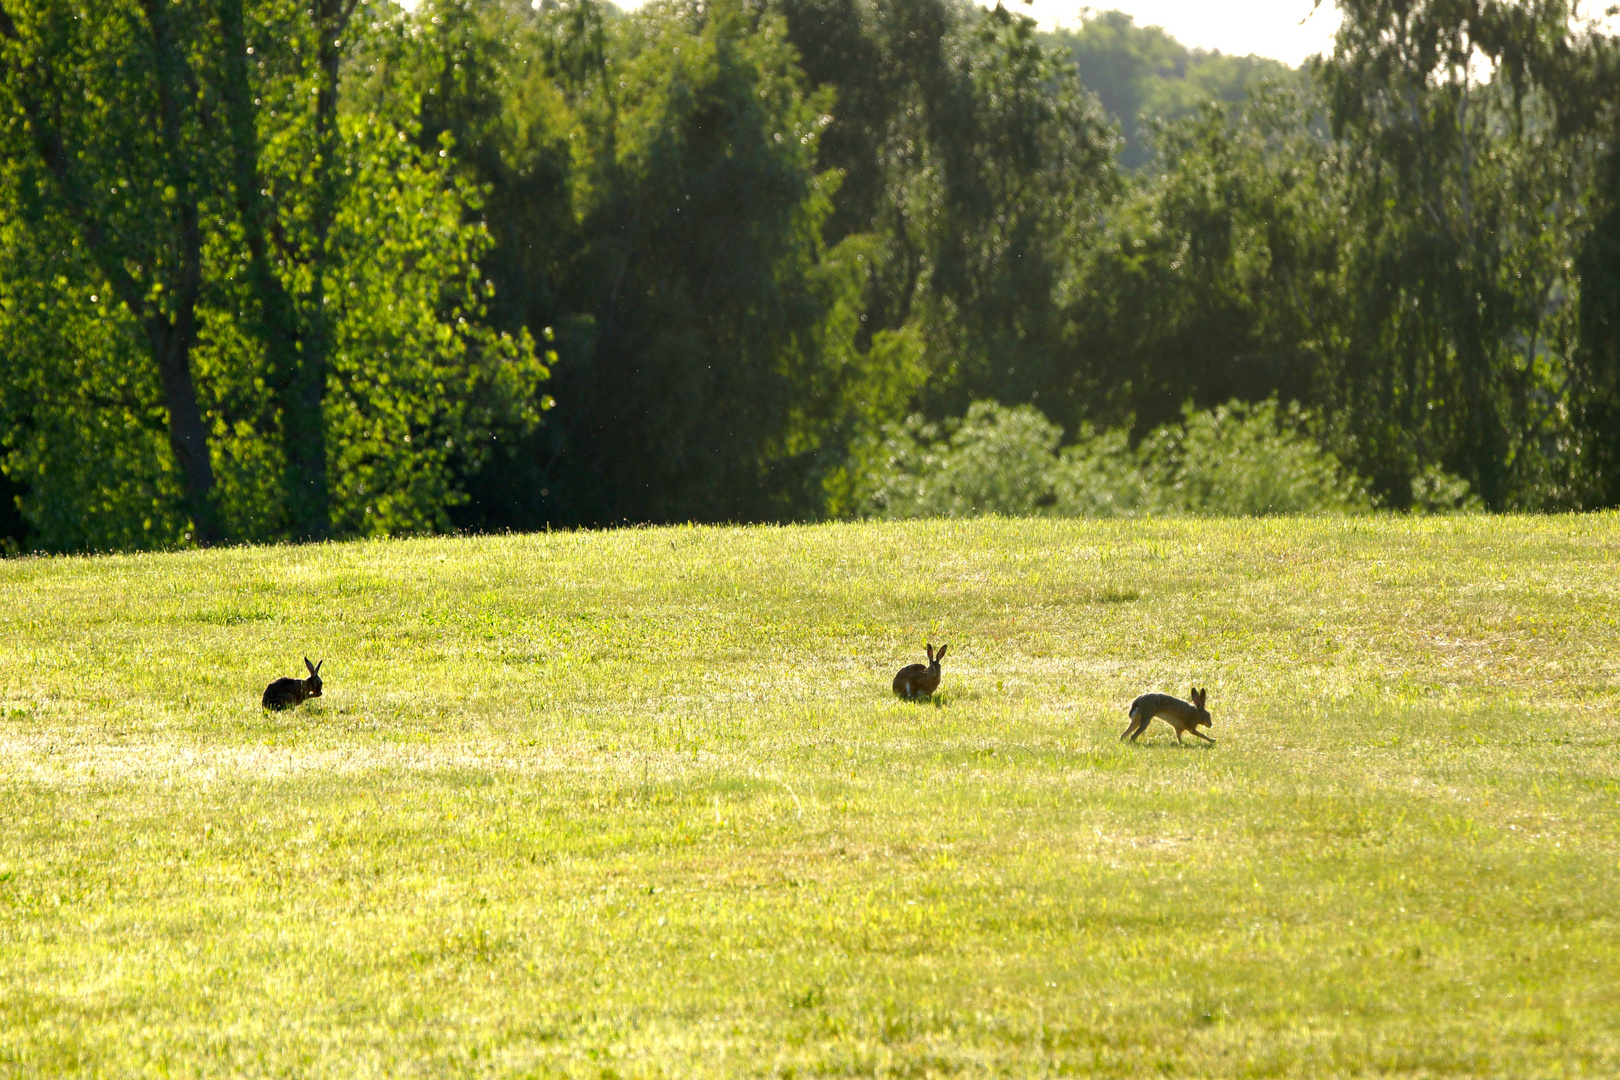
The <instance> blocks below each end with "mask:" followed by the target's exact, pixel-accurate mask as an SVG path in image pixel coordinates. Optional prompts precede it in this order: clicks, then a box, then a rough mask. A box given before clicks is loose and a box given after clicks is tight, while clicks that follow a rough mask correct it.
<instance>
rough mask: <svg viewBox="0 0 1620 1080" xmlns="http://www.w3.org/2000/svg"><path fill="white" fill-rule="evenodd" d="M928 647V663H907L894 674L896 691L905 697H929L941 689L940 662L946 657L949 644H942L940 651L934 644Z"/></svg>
mask: <svg viewBox="0 0 1620 1080" xmlns="http://www.w3.org/2000/svg"><path fill="white" fill-rule="evenodd" d="M925 647H926V648H927V649H928V663H926V664H907V665H906V666H905V667H903V668H901V669H900V670H899V671H898V672H897V673H896V674H895V676H894V692H895V693H896V694H899V695H900V696H901V697H903V698H919V697H929V696H931V695H932V694H933V692H934V691H935V690H938V689H939V662H940V661H941V660H943V659H945V650H946V649H948V648H950V646H949V645H941V646H940V647H939V652H935V651H934V647H933V646H932V645H928V646H925Z"/></svg>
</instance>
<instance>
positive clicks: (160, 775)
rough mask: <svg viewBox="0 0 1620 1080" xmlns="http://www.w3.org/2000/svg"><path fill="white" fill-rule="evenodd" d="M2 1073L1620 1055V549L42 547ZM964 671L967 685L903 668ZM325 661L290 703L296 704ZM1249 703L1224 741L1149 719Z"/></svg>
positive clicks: (1333, 522)
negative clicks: (925, 680)
mask: <svg viewBox="0 0 1620 1080" xmlns="http://www.w3.org/2000/svg"><path fill="white" fill-rule="evenodd" d="M0 596H3V604H0V645H3V648H0V814H3V825H0V828H3V833H0V836H3V838H4V839H3V843H0V1075H18V1076H45V1075H64V1076H105V1077H126V1076H139V1075H152V1076H170V1077H193V1076H218V1077H242V1076H246V1077H256V1076H278V1077H372V1076H375V1077H396V1076H434V1077H437V1076H578V1077H710V1076H713V1077H720V1076H801V1077H803V1076H844V1075H856V1076H894V1077H923V1076H997V1075H1002V1076H1043V1075H1056V1074H1080V1075H1097V1076H1145V1075H1154V1076H1188V1077H1228V1076H1230V1077H1254V1076H1288V1077H1321V1076H1410V1077H1438V1076H1457V1077H1470V1076H1500V1077H1514V1078H1529V1077H1574V1076H1593V1077H1599V1076H1613V1075H1616V1074H1620V644H1617V638H1616V632H1617V619H1620V516H1616V515H1614V514H1604V515H1594V516H1580V517H1536V518H1522V517H1521V518H1501V517H1484V516H1477V517H1476V516H1465V517H1455V518H1430V519H1404V518H1398V517H1378V518H1341V519H1288V520H1266V521H1255V520H1234V521H1193V520H1180V521H1157V522H1128V523H1109V522H1078V521H1050V520H977V521H969V522H949V521H930V522H915V523H904V524H845V525H825V526H811V527H790V528H660V529H633V530H623V531H614V532H595V533H584V532H582V533H554V534H541V535H529V536H507V537H488V538H478V539H424V540H410V541H392V542H374V543H356V544H341V545H340V544H333V545H322V546H309V547H273V548H236V549H228V550H214V551H204V552H181V553H173V554H158V555H137V556H117V557H98V558H25V559H12V560H6V561H0ZM925 642H932V643H933V644H935V645H939V644H942V643H948V644H949V645H950V653H949V655H948V656H947V657H946V660H945V663H944V682H943V685H942V687H941V693H940V694H939V695H938V697H937V699H936V700H935V701H934V702H932V703H927V704H913V703H906V702H902V701H899V700H896V699H895V698H894V697H893V696H892V695H891V693H890V691H889V682H890V679H891V678H892V676H893V674H894V672H895V671H896V670H897V669H898V668H899V667H900V666H901V665H903V664H905V663H909V662H912V661H916V660H920V659H922V653H923V646H924V643H925ZM306 655H307V656H309V657H310V658H311V659H312V660H313V659H324V661H325V666H324V667H323V669H322V676H323V678H324V680H325V685H326V692H325V695H324V696H323V697H322V698H320V699H318V700H314V701H311V702H309V703H307V704H305V705H304V706H303V707H302V708H300V709H298V710H296V711H294V712H289V713H283V714H267V713H265V712H264V711H263V710H262V709H261V708H260V707H259V695H260V693H261V691H262V690H263V688H264V686H265V684H266V683H267V682H269V681H270V680H271V679H272V678H275V677H277V676H282V675H302V674H303V664H302V657H304V656H306ZM1194 682H1196V683H1197V684H1198V685H1200V686H1204V685H1207V686H1208V688H1209V707H1210V712H1211V714H1212V715H1213V717H1214V726H1213V727H1212V728H1210V729H1206V730H1207V733H1208V734H1210V735H1211V736H1213V737H1214V738H1215V739H1216V740H1217V741H1218V745H1217V746H1214V747H1206V746H1204V745H1202V744H1199V745H1196V746H1195V745H1193V744H1194V743H1196V742H1197V740H1194V739H1192V738H1190V737H1189V738H1188V740H1187V743H1188V745H1187V746H1186V747H1180V746H1177V745H1176V742H1175V739H1174V735H1173V733H1172V732H1171V730H1170V728H1169V727H1168V726H1167V725H1165V724H1164V723H1162V722H1157V721H1156V722H1155V723H1154V725H1153V726H1152V727H1151V728H1150V729H1149V730H1148V732H1147V734H1145V735H1144V736H1143V737H1142V741H1141V742H1140V743H1139V744H1137V745H1135V746H1125V745H1122V744H1120V743H1119V741H1118V736H1119V734H1120V732H1121V731H1123V730H1124V728H1125V723H1126V720H1125V711H1126V708H1127V706H1128V704H1129V703H1130V701H1131V699H1132V698H1133V697H1134V696H1135V695H1136V694H1138V693H1141V692H1143V691H1145V690H1164V691H1171V692H1174V693H1177V694H1179V695H1181V696H1185V695H1186V693H1187V690H1188V688H1189V687H1190V686H1191V685H1192V684H1193V683H1194Z"/></svg>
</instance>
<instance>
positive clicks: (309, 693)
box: [260, 656, 326, 712]
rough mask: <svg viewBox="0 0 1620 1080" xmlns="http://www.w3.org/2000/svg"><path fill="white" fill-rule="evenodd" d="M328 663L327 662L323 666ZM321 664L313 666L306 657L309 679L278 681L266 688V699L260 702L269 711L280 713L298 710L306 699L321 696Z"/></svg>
mask: <svg viewBox="0 0 1620 1080" xmlns="http://www.w3.org/2000/svg"><path fill="white" fill-rule="evenodd" d="M324 663H326V661H325V660H322V661H321V664H324ZM321 664H311V663H310V662H309V657H307V656H306V657H304V666H305V667H307V668H309V678H307V679H277V680H276V681H275V682H273V683H271V684H270V685H269V686H267V687H265V688H264V699H263V701H261V702H260V704H262V705H263V706H264V707H265V708H267V709H274V710H275V711H277V712H280V711H281V710H282V709H296V708H298V706H300V705H302V704H303V703H304V699H305V698H312V697H320V696H321Z"/></svg>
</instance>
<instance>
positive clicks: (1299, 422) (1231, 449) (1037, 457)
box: [862, 401, 1371, 518]
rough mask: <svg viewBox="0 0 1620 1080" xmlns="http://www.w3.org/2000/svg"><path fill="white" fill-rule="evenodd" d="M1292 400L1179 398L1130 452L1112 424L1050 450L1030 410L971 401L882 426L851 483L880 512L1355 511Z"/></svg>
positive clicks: (1053, 428)
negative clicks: (1164, 420)
mask: <svg viewBox="0 0 1620 1080" xmlns="http://www.w3.org/2000/svg"><path fill="white" fill-rule="evenodd" d="M1310 423H1311V418H1310V417H1309V416H1308V415H1307V414H1305V413H1304V412H1302V411H1301V410H1300V409H1299V408H1298V407H1297V406H1294V405H1290V406H1289V407H1288V408H1287V409H1285V410H1279V409H1278V407H1277V405H1276V402H1274V401H1267V402H1263V403H1261V404H1259V405H1254V406H1247V405H1244V404H1242V403H1239V402H1231V403H1229V404H1227V405H1223V406H1220V407H1218V408H1216V409H1213V410H1210V411H1208V412H1196V411H1194V410H1193V409H1192V408H1191V407H1190V406H1189V407H1188V408H1187V410H1186V412H1185V413H1184V416H1183V422H1182V423H1181V424H1180V425H1166V426H1164V427H1160V428H1158V429H1156V430H1154V431H1153V432H1151V433H1150V434H1149V435H1148V437H1147V438H1146V439H1145V440H1143V442H1142V443H1141V445H1140V446H1138V447H1137V448H1136V449H1135V450H1132V449H1131V447H1130V445H1129V443H1128V442H1127V440H1126V435H1125V432H1124V431H1121V430H1115V431H1108V432H1101V433H1098V432H1094V431H1092V430H1091V429H1089V428H1087V429H1084V430H1083V431H1082V432H1081V437H1080V439H1079V441H1078V442H1076V443H1075V444H1074V445H1072V446H1067V447H1064V448H1063V449H1062V451H1061V452H1059V451H1058V449H1057V448H1058V442H1059V440H1060V437H1061V434H1062V433H1061V430H1060V429H1059V428H1058V427H1057V425H1055V424H1053V423H1051V422H1050V421H1049V420H1047V419H1046V418H1045V417H1044V416H1042V415H1041V413H1040V412H1039V411H1038V410H1037V409H1035V408H1034V407H1033V406H1029V405H1022V406H1018V407H1016V408H1011V409H1009V408H1006V407H1004V406H1000V405H997V404H995V403H993V402H987V401H985V402H976V403H975V404H974V405H973V407H972V408H971V409H969V410H968V412H967V414H966V415H965V416H964V417H962V419H960V420H957V421H947V422H946V423H945V424H943V425H935V424H930V423H927V422H926V421H924V420H923V419H922V418H921V417H919V416H913V417H911V418H909V419H908V420H907V421H906V422H905V423H904V424H902V425H899V426H896V427H893V428H891V429H890V430H889V431H888V432H887V434H886V437H885V439H884V441H883V452H882V454H881V455H880V456H878V458H877V461H876V462H875V468H874V469H873V472H872V473H871V475H869V476H868V477H867V478H866V481H865V485H864V487H863V489H862V495H863V497H864V500H865V502H864V506H863V509H864V511H865V512H866V513H868V514H871V515H873V516H877V517H885V518H909V517H974V516H978V515H980V514H1002V515H1006V516H1021V515H1030V514H1038V515H1052V516H1061V517H1118V516H1127V517H1128V516H1137V515H1145V514H1152V515H1165V514H1200V515H1216V516H1245V515H1248V516H1267V515H1272V514H1344V513H1363V512H1366V511H1367V510H1369V509H1371V502H1370V500H1369V499H1368V497H1367V495H1366V493H1365V491H1363V489H1362V487H1361V485H1360V483H1359V482H1358V481H1357V480H1356V478H1355V477H1354V476H1353V475H1350V474H1348V473H1346V472H1345V470H1344V469H1343V467H1342V466H1341V465H1340V464H1339V461H1338V459H1337V458H1335V457H1334V456H1333V454H1331V453H1328V452H1326V451H1324V450H1322V449H1321V447H1320V446H1319V445H1318V444H1317V443H1316V442H1315V441H1314V440H1313V439H1312V438H1311V437H1310V436H1309V435H1308V434H1307V433H1306V432H1307V429H1308V428H1309V426H1310Z"/></svg>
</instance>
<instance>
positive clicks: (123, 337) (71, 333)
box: [0, 3, 546, 550]
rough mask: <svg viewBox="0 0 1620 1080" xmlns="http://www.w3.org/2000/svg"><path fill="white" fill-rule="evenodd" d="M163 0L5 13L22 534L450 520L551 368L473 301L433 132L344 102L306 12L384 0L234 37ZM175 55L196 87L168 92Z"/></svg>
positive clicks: (9, 376)
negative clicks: (225, 133)
mask: <svg viewBox="0 0 1620 1080" xmlns="http://www.w3.org/2000/svg"><path fill="white" fill-rule="evenodd" d="M335 10H336V9H333V11H335ZM154 11H156V9H153V10H152V11H148V10H146V9H140V10H137V9H135V8H133V7H122V6H109V7H105V8H100V9H98V10H97V20H91V19H88V18H86V19H72V20H67V19H64V18H58V16H61V15H62V12H61V11H57V10H56V9H55V8H53V7H51V6H50V5H42V6H41V7H40V8H39V9H37V10H30V12H29V19H25V20H24V21H22V22H21V23H18V24H10V25H13V29H14V32H13V33H10V34H6V35H0V37H3V39H4V40H3V41H0V45H3V50H4V51H3V57H4V60H5V62H6V64H7V65H8V66H7V68H6V74H7V79H6V82H5V85H4V88H3V89H4V92H5V93H7V94H9V95H10V97H9V98H8V100H9V101H10V102H11V103H12V104H13V106H14V110H15V112H14V118H13V119H12V120H11V122H10V123H9V124H8V125H7V126H6V127H5V128H4V130H3V131H0V137H4V138H5V139H7V140H9V142H8V143H7V146H8V149H9V150H10V153H9V154H8V156H7V157H6V159H5V163H4V164H3V165H0V186H3V187H4V189H5V191H6V193H7V195H8V201H7V202H6V203H3V204H0V205H7V206H8V207H9V209H7V210H4V211H0V343H3V351H0V418H3V419H4V420H5V427H4V429H3V436H0V437H3V440H4V447H3V448H4V450H5V451H6V456H5V459H4V468H5V470H6V472H7V473H8V474H9V475H11V476H13V477H15V478H17V479H19V480H21V481H22V482H23V485H24V487H25V489H26V492H27V493H26V495H25V496H24V499H23V512H24V514H25V516H26V517H27V519H28V521H29V524H30V539H31V542H32V543H34V544H37V545H38V546H40V547H43V548H46V549H55V550H80V549H105V548H122V547H149V546H167V545H171V544H182V543H187V542H192V541H196V540H200V541H203V542H212V541H216V540H220V539H233V540H272V539H277V538H282V537H287V536H293V537H302V536H310V535H324V534H325V532H326V531H327V530H328V529H330V528H331V527H332V526H333V524H334V523H335V524H336V527H337V529H338V530H339V532H340V533H342V534H350V535H352V534H369V533H386V532H392V531H417V530H422V529H429V528H445V527H449V525H450V524H451V522H450V519H449V517H448V509H449V507H451V506H453V505H455V503H456V502H457V501H458V500H459V499H461V498H463V495H462V488H463V484H464V481H463V480H462V479H461V478H463V477H465V476H466V475H468V474H470V473H473V472H475V471H476V470H477V468H478V467H479V466H480V465H481V464H482V462H483V461H484V460H485V459H486V458H487V457H488V456H489V449H490V446H489V444H490V443H491V442H492V441H494V440H495V439H496V438H497V437H498V436H499V435H502V434H508V435H510V434H517V435H521V434H522V433H523V432H525V431H527V430H530V429H532V428H533V427H534V425H535V424H536V423H537V420H538V409H539V408H540V407H541V406H542V405H543V404H544V401H543V400H542V399H541V397H540V395H539V393H538V391H537V386H538V383H539V382H540V380H542V379H543V378H544V377H545V375H546V369H545V367H544V366H543V365H542V364H541V363H539V361H538V360H537V358H536V357H535V355H534V350H533V347H532V344H531V342H530V341H529V339H528V337H527V336H526V335H525V334H524V333H523V332H522V331H521V330H520V331H519V332H518V334H517V335H516V336H511V335H501V334H497V333H495V332H494V331H492V330H490V329H488V328H487V325H486V322H485V319H484V310H483V303H484V301H485V299H486V298H487V296H488V292H489V286H488V283H487V282H486V281H485V280H484V279H483V278H482V277H481V275H480V274H479V271H478V267H477V265H476V259H477V258H478V257H479V256H480V255H481V254H482V253H483V252H484V251H486V250H487V249H488V246H489V238H488V235H487V232H486V230H484V229H483V227H482V226H481V225H479V224H478V223H477V222H476V221H475V220H471V214H472V212H473V211H474V210H475V209H476V208H477V205H478V194H477V192H476V191H475V190H474V189H472V188H471V187H470V186H469V185H468V184H466V183H464V182H462V181H459V180H457V179H456V178H455V177H454V176H453V175H452V174H451V173H450V172H449V171H448V169H447V162H446V161H445V160H444V153H443V152H442V148H439V147H434V148H421V147H419V146H418V144H417V143H416V142H414V141H413V140H412V139H411V138H410V133H409V132H408V131H406V130H405V129H401V128H398V127H397V126H395V125H393V124H392V123H389V122H388V121H387V120H386V119H385V120H379V119H378V118H377V117H376V116H375V115H370V116H367V115H360V114H352V115H345V116H341V117H340V116H339V115H338V112H337V109H336V105H335V93H336V89H337V85H336V82H335V78H336V77H335V75H333V74H332V72H333V71H334V70H335V67H334V65H335V64H336V57H335V54H333V55H330V56H328V55H327V54H326V53H325V52H323V50H325V49H326V45H324V44H322V43H321V42H322V41H324V40H325V37H324V36H323V32H322V31H321V28H322V27H323V26H324V27H325V30H326V31H331V30H332V29H333V27H334V26H338V25H341V26H345V27H346V28H347V33H348V35H349V36H350V38H351V47H353V46H352V39H353V38H362V39H363V38H365V37H367V36H368V35H369V34H372V33H377V32H380V31H381V30H383V29H386V28H387V27H388V26H390V25H392V24H391V23H390V21H389V20H390V18H391V17H390V16H387V15H386V14H381V15H379V16H378V18H380V19H381V23H380V24H379V23H375V22H368V21H367V20H366V18H365V17H362V18H357V19H356V20H355V21H354V22H352V23H332V22H330V19H331V18H336V16H334V15H333V14H332V12H331V11H328V10H327V8H325V7H322V8H321V9H320V11H318V12H313V13H312V12H311V11H302V10H299V9H296V8H286V9H285V10H284V9H283V8H282V7H280V6H277V5H275V4H266V5H263V6H261V7H256V8H254V9H253V10H252V11H251V12H250V13H249V16H250V17H249V18H248V23H249V24H250V25H251V26H252V34H251V35H250V36H248V37H246V38H242V37H240V35H241V33H242V24H241V22H239V21H236V22H233V19H235V20H241V19H242V18H243V12H242V10H241V8H240V6H239V5H232V4H229V3H226V4H223V5H222V6H221V7H220V9H219V12H218V17H217V18H216V17H215V16H214V15H210V14H207V13H200V12H192V13H189V14H187V15H185V16H184V17H181V16H179V15H176V16H174V18H173V19H170V18H169V16H168V15H164V14H162V13H158V14H154V13H153V12H154ZM312 18H313V19H315V20H316V21H315V22H313V23H312V22H310V21H309V20H310V19H312ZM154 19H155V20H156V21H152V20H154ZM322 19H327V20H328V21H327V22H321V20H322ZM98 20H99V21H98ZM166 20H167V21H166ZM0 29H4V27H0ZM312 34H313V36H314V38H318V39H320V40H312V38H311V35H312ZM98 35H99V36H98ZM233 35H237V36H236V37H233ZM233 40H235V41H237V43H238V45H239V46H240V51H227V52H225V53H223V54H222V50H225V49H226V46H227V44H228V43H230V42H232V41H233ZM333 40H334V41H335V40H336V38H333ZM306 46H307V47H306ZM244 53H245V54H246V55H247V56H251V57H253V58H254V59H253V60H252V61H251V63H250V64H248V65H238V67H237V68H232V62H233V59H234V60H239V59H241V58H242V56H243V54H244ZM29 64H33V65H35V68H44V67H50V68H52V69H54V68H55V67H58V66H60V67H61V68H62V69H63V70H71V71H72V72H73V73H74V78H75V79H76V80H78V83H77V85H80V86H82V90H81V91H79V92H77V93H76V94H74V95H69V97H68V98H64V97H62V90H63V88H62V87H61V86H59V85H57V84H56V83H53V82H52V81H51V80H49V79H47V78H44V77H43V76H40V77H38V78H34V77H33V76H30V75H27V74H19V72H26V71H28V70H33V69H29V68H28V67H27V65H29ZM242 67H246V68H247V69H248V70H240V69H241V68H242ZM131 71H134V72H145V75H144V77H143V78H130V77H128V75H129V72H131ZM174 79H180V80H181V81H182V82H183V81H185V80H187V79H191V80H193V81H197V82H199V83H200V84H202V85H203V86H205V87H206V90H207V92H206V93H202V94H201V95H200V96H198V95H192V96H191V97H189V98H188V99H187V101H188V102H189V104H188V105H186V107H185V109H182V110H178V111H176V109H173V108H171V105H172V104H173V102H172V101H171V99H170V97H168V96H166V95H168V91H169V89H172V86H171V83H172V81H173V80H174ZM248 93H251V94H254V95H257V96H255V97H253V98H252V99H251V101H250V100H249V99H248V98H246V96H245V95H246V94H248ZM51 95H55V96H54V97H53V96H51ZM69 98H71V101H70V100H69ZM81 98H82V103H81V101H80V99H81ZM52 102H54V103H55V105H56V106H59V108H58V111H57V113H56V114H54V115H55V119H53V120H51V121H50V122H49V123H46V122H45V121H43V120H42V121H39V122H36V121H35V120H34V119H31V118H32V117H35V116H36V115H37V116H39V117H45V116H47V114H48V110H46V109H45V106H46V105H48V104H51V103H52ZM64 102H67V103H68V104H63V103H64ZM222 103H223V104H222ZM143 109H147V110H150V114H151V115H150V116H147V115H143ZM186 109H189V110H192V111H189V112H188V111H185V110H186ZM30 110H32V111H30ZM19 114H20V116H21V117H23V118H29V119H27V122H26V123H23V122H19V120H18V119H17V118H16V117H17V115H19ZM227 119H228V120H229V122H230V124H231V125H233V126H231V128H230V130H231V132H232V136H231V138H230V139H228V140H227V139H223V138H218V137H210V135H209V133H210V132H214V133H215V135H216V136H217V134H218V125H221V124H223V123H225V122H226V121H227ZM239 122H240V123H239ZM244 124H245V126H243V125H244ZM25 133H26V134H29V135H30V138H25ZM46 136H49V137H46ZM187 139H193V140H195V145H193V144H191V143H187V142H186V141H185V140H187ZM53 140H54V141H53ZM143 140H144V141H143ZM58 144H60V146H61V147H64V148H72V149H73V151H74V152H73V153H72V154H71V155H70V156H69V157H68V158H64V157H62V156H61V155H58V154H57V152H56V150H57V147H58ZM250 191H251V192H256V193H257V194H255V195H253V197H251V198H249V197H248V193H249V192H250ZM47 267H48V268H49V269H48V270H47ZM188 410H190V412H189V414H188ZM188 415H190V417H191V419H190V420H189V421H188V420H187V416H188ZM188 424H190V425H191V426H190V427H188ZM193 428H194V430H193ZM165 435H166V436H167V438H165V437H164V436H165ZM165 444H166V445H165ZM193 451H200V454H201V457H200V459H193V458H190V457H188V456H187V455H188V454H191V453H192V452H193Z"/></svg>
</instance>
